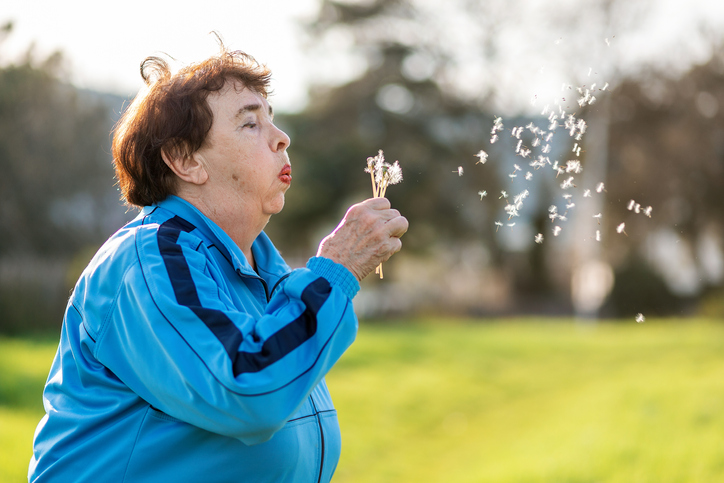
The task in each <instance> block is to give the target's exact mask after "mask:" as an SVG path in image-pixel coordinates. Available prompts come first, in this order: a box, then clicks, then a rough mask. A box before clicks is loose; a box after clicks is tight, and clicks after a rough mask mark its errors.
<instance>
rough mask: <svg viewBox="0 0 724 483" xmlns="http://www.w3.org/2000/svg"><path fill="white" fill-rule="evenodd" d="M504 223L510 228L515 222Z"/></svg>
mask: <svg viewBox="0 0 724 483" xmlns="http://www.w3.org/2000/svg"><path fill="white" fill-rule="evenodd" d="M506 225H507V226H509V227H511V228H513V227H514V226H515V222H513V223H506Z"/></svg>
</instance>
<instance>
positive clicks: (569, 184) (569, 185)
mask: <svg viewBox="0 0 724 483" xmlns="http://www.w3.org/2000/svg"><path fill="white" fill-rule="evenodd" d="M575 187H576V185H575V184H574V183H573V176H570V177H569V178H568V179H567V180H565V181H564V182H563V183H561V189H564V190H567V189H568V188H575Z"/></svg>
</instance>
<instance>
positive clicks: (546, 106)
mask: <svg viewBox="0 0 724 483" xmlns="http://www.w3.org/2000/svg"><path fill="white" fill-rule="evenodd" d="M548 110H549V105H548V104H546V105H545V107H543V111H541V113H540V115H541V116H545V115H546V114H548Z"/></svg>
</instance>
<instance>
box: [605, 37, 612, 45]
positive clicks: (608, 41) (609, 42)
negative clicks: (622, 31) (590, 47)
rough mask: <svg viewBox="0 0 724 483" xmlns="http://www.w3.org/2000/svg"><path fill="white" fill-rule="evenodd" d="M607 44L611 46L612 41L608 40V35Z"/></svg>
mask: <svg viewBox="0 0 724 483" xmlns="http://www.w3.org/2000/svg"><path fill="white" fill-rule="evenodd" d="M606 45H607V46H609V47H610V46H611V41H610V40H608V37H606Z"/></svg>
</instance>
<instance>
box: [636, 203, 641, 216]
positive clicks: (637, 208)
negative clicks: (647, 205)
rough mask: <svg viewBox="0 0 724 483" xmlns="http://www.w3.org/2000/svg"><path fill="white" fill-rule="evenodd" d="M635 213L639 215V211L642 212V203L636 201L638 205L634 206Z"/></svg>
mask: <svg viewBox="0 0 724 483" xmlns="http://www.w3.org/2000/svg"><path fill="white" fill-rule="evenodd" d="M634 213H636V214H637V215H638V214H639V213H641V205H640V204H638V203H636V205H635V206H634Z"/></svg>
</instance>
